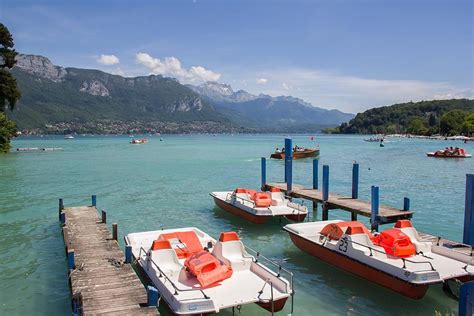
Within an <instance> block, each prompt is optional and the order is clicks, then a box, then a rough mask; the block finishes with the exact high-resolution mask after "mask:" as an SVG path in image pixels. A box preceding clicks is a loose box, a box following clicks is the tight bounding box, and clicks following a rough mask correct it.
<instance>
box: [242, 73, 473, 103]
mask: <svg viewBox="0 0 474 316" xmlns="http://www.w3.org/2000/svg"><path fill="white" fill-rule="evenodd" d="M260 73H261V76H262V77H264V78H268V84H266V85H265V86H262V85H258V84H254V86H253V87H247V89H248V90H249V92H252V93H255V94H258V93H265V94H269V95H273V96H278V95H288V93H291V95H292V96H295V97H298V98H302V99H304V100H306V101H308V102H311V103H312V104H313V105H315V106H320V107H324V108H336V109H339V110H343V111H348V112H359V111H363V110H366V109H369V108H372V107H376V106H383V105H391V104H394V103H401V102H408V101H414V102H415V101H421V100H433V99H450V98H472V97H473V96H474V89H473V88H471V87H461V86H457V85H454V84H451V83H449V82H439V81H422V80H398V79H397V80H395V79H394V80H390V79H373V78H363V77H358V76H352V75H346V74H340V73H334V72H328V71H320V70H313V69H302V68H276V69H272V70H270V71H261V72H260ZM243 75H244V76H245V77H246V78H249V77H251V75H252V74H251V73H249V74H243Z"/></svg>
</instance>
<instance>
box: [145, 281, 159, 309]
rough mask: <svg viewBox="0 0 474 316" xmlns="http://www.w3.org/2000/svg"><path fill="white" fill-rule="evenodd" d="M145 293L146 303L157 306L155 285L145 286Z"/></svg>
mask: <svg viewBox="0 0 474 316" xmlns="http://www.w3.org/2000/svg"><path fill="white" fill-rule="evenodd" d="M146 293H147V305H148V306H157V305H158V290H157V289H156V288H155V287H153V286H151V285H148V286H147V288H146Z"/></svg>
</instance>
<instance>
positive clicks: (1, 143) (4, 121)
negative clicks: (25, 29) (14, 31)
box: [0, 23, 21, 152]
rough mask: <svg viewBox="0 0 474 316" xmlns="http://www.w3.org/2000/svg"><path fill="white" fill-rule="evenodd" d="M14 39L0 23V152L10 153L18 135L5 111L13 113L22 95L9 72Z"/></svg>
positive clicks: (13, 56)
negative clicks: (11, 142)
mask: <svg viewBox="0 0 474 316" xmlns="http://www.w3.org/2000/svg"><path fill="white" fill-rule="evenodd" d="M13 46H14V44H13V37H12V35H11V34H10V31H9V30H8V28H7V27H6V26H5V25H3V24H2V23H0V151H1V152H8V151H9V149H10V140H11V139H12V138H13V137H14V136H15V134H16V126H15V123H14V122H13V121H11V120H9V119H8V118H7V116H6V115H5V110H6V109H7V108H8V109H10V111H13V108H14V107H15V105H16V101H17V100H18V99H19V98H20V96H21V94H20V91H19V90H18V88H17V85H16V80H15V78H14V77H13V76H12V74H11V73H10V72H9V69H10V68H12V67H13V66H14V65H15V63H16V60H15V57H16V55H17V52H16V51H15V50H14V49H13Z"/></svg>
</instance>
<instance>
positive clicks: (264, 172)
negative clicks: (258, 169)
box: [262, 157, 267, 191]
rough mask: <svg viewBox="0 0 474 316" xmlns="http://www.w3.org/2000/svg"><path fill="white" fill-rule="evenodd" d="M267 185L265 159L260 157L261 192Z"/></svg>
mask: <svg viewBox="0 0 474 316" xmlns="http://www.w3.org/2000/svg"><path fill="white" fill-rule="evenodd" d="M266 184H267V159H266V158H265V157H262V191H263V190H265V185H266Z"/></svg>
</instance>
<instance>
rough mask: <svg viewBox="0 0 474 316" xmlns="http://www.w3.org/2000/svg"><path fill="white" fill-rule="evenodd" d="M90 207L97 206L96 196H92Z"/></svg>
mask: <svg viewBox="0 0 474 316" xmlns="http://www.w3.org/2000/svg"><path fill="white" fill-rule="evenodd" d="M92 206H97V195H95V194H94V195H93V196H92Z"/></svg>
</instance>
